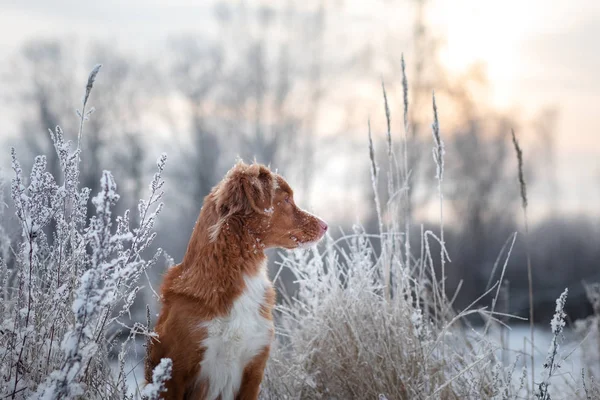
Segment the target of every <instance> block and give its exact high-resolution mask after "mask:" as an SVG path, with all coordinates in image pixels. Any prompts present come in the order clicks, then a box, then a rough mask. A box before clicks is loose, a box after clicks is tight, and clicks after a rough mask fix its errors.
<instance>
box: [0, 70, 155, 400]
mask: <svg viewBox="0 0 600 400" xmlns="http://www.w3.org/2000/svg"><path fill="white" fill-rule="evenodd" d="M99 70H100V66H97V67H95V68H94V69H93V71H92V72H91V74H90V75H89V78H88V81H87V84H86V90H85V94H84V96H83V102H82V107H81V110H80V111H78V112H77V114H78V116H79V127H80V128H79V132H78V135H77V146H76V147H75V149H72V143H71V142H70V141H67V140H66V138H65V135H64V133H63V131H62V129H61V128H60V127H56V129H55V130H54V131H50V135H51V137H52V141H53V143H54V149H55V151H56V154H57V156H58V159H59V161H60V167H61V176H56V177H55V176H52V175H51V174H50V173H49V172H47V171H46V158H45V157H44V156H38V157H36V158H35V161H34V163H33V167H32V171H31V174H30V175H29V177H26V176H25V174H24V172H23V169H22V167H21V164H20V162H19V160H18V157H17V155H16V152H15V150H14V149H12V150H11V156H12V168H13V171H14V177H13V179H12V185H11V194H12V202H13V205H14V208H15V213H16V217H17V219H18V221H19V223H20V227H21V236H20V238H19V239H18V240H17V241H16V242H15V243H12V246H11V247H12V250H13V253H14V256H13V258H11V257H10V255H11V252H8V251H6V250H7V248H6V246H7V245H8V243H9V242H8V241H4V242H3V245H2V250H3V251H2V252H1V256H2V259H1V260H0V282H1V283H2V291H1V292H0V320H1V323H0V398H2V399H25V398H29V399H57V400H58V399H81V398H85V399H113V398H120V399H123V398H132V397H133V394H130V393H129V390H128V382H127V380H128V375H129V371H127V370H126V361H127V360H128V359H129V358H130V357H131V354H132V353H133V352H135V340H134V339H135V337H136V335H144V334H146V333H147V331H148V327H147V326H143V325H141V324H139V323H135V324H133V325H128V324H131V319H130V309H131V306H132V304H133V302H134V300H135V298H136V296H137V295H138V293H139V292H140V290H141V286H140V285H141V278H142V277H143V276H144V274H145V272H146V271H147V269H148V268H151V267H152V266H154V265H155V264H156V262H157V260H158V259H159V255H160V254H161V251H160V249H159V250H158V251H156V252H155V253H154V254H151V257H150V258H149V259H147V258H146V256H145V255H144V254H145V251H146V250H147V249H148V248H149V247H150V245H151V244H152V241H153V239H154V237H155V233H154V224H155V221H156V218H157V216H158V214H159V213H160V211H161V209H162V203H161V202H160V200H161V198H162V195H163V192H162V187H163V184H164V181H163V180H162V177H161V174H162V171H163V169H164V166H165V162H166V156H164V155H163V156H162V157H161V158H160V159H159V161H158V164H157V166H158V172H157V173H156V174H155V176H154V179H153V180H152V182H151V184H150V195H149V198H148V199H147V200H141V201H140V203H139V206H138V212H139V221H140V222H139V225H138V226H135V227H132V226H130V224H129V216H130V213H129V211H126V212H125V213H124V214H123V215H120V216H114V215H113V207H114V205H115V204H116V202H117V201H118V200H119V195H118V194H117V192H116V183H115V180H114V178H113V176H112V175H111V173H110V172H108V171H104V173H103V174H102V176H101V177H98V178H99V179H100V181H101V189H100V192H99V193H97V194H94V195H93V197H92V199H91V202H92V205H93V207H94V208H95V215H94V216H93V217H92V218H91V219H90V220H89V221H87V218H86V216H87V215H88V213H87V208H88V200H89V198H90V196H91V195H92V193H90V190H89V189H88V188H81V187H80V182H79V176H80V172H79V171H80V170H79V167H80V161H81V158H82V157H84V156H85V154H82V150H81V148H82V146H81V141H82V140H84V139H85V134H84V125H85V122H86V120H87V119H88V118H89V117H90V116H91V114H92V112H93V108H91V109H87V106H88V101H89V99H90V95H91V92H92V88H93V85H94V81H95V79H96V76H97V74H98V72H99ZM123 333H124V334H125V336H126V337H127V339H126V340H125V341H123V340H122V339H120V336H121V335H122V334H123ZM115 355H116V356H115ZM115 363H116V364H117V365H118V368H117V370H116V371H115V370H114V368H113V367H112V365H113V364H115Z"/></svg>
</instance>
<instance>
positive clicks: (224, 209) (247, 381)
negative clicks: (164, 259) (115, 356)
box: [146, 162, 327, 400]
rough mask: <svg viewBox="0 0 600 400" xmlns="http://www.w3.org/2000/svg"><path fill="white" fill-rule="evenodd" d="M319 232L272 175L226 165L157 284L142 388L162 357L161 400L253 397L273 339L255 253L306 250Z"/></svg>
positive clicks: (270, 294) (268, 299)
mask: <svg viewBox="0 0 600 400" xmlns="http://www.w3.org/2000/svg"><path fill="white" fill-rule="evenodd" d="M325 231H327V224H326V223H325V222H323V221H321V220H320V219H319V218H317V217H315V216H314V215H311V214H309V213H307V212H305V211H303V210H301V209H299V208H298V207H297V206H296V204H294V198H293V191H292V189H291V188H290V186H289V185H288V184H287V182H286V181H285V180H284V179H283V178H282V177H281V176H279V175H277V174H275V173H272V172H271V171H270V170H269V169H268V168H267V167H265V166H264V165H259V164H252V165H246V164H244V163H242V162H240V163H238V164H237V165H235V166H234V167H233V168H232V169H231V170H230V171H229V172H228V173H227V175H226V176H225V178H224V179H223V180H222V181H221V182H220V183H219V184H218V185H217V186H215V187H214V188H213V190H212V191H211V192H210V194H209V195H208V196H206V198H205V199H204V206H203V207H202V210H201V211H200V216H199V217H198V221H197V223H196V227H195V228H194V232H193V233H192V237H191V238H190V242H189V244H188V248H187V252H186V254H185V256H184V258H183V262H182V263H181V264H179V265H176V266H174V267H172V268H171V269H170V270H169V271H168V272H167V274H166V276H165V277H164V281H163V284H162V287H161V295H162V296H161V297H162V303H163V304H162V310H161V313H160V316H159V318H158V323H157V325H156V332H157V334H158V337H157V339H156V340H152V341H151V343H150V344H149V348H148V357H147V360H146V381H151V380H152V370H153V368H154V367H155V366H156V365H157V364H158V363H159V362H160V360H161V358H170V359H171V360H172V361H173V373H172V377H171V379H170V380H169V381H168V382H167V385H166V386H167V392H166V393H163V398H164V399H194V400H195V399H206V400H216V399H219V398H220V399H221V400H230V399H234V398H235V399H256V398H257V397H258V391H259V386H260V383H261V381H262V378H263V372H264V368H265V365H266V363H267V358H268V357H269V350H270V344H271V341H272V339H273V335H274V327H273V317H272V314H271V311H272V309H273V306H274V304H275V291H274V290H273V286H272V284H271V282H270V281H269V279H268V277H267V270H266V264H267V258H266V257H265V254H264V249H266V248H270V247H283V248H286V249H293V248H297V247H301V246H309V245H311V244H313V243H316V242H317V241H319V240H320V239H321V238H322V237H323V235H324V234H325Z"/></svg>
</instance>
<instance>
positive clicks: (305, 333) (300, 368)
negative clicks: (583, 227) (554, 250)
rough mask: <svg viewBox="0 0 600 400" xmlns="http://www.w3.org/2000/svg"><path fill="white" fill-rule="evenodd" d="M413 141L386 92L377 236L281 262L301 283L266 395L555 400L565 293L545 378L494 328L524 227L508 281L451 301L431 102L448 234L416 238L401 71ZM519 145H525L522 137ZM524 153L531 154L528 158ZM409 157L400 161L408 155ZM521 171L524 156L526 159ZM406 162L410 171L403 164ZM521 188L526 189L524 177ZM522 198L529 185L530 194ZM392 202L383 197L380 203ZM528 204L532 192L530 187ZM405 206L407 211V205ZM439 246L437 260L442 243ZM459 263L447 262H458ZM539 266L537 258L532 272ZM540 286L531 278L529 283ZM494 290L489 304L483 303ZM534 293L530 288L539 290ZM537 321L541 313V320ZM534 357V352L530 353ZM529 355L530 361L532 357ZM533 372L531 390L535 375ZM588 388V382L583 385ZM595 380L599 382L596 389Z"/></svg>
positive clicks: (288, 308) (356, 237)
mask: <svg viewBox="0 0 600 400" xmlns="http://www.w3.org/2000/svg"><path fill="white" fill-rule="evenodd" d="M403 74H404V75H403V87H404V105H405V108H404V114H405V119H404V132H405V134H404V138H403V141H404V143H403V147H402V154H401V155H400V156H399V155H397V154H395V153H394V152H393V146H392V141H393V139H392V135H391V128H390V121H391V117H390V114H389V108H388V105H387V101H388V99H387V93H386V92H385V87H384V86H383V88H382V89H383V97H384V105H385V108H384V110H385V113H386V121H387V124H388V126H387V136H386V142H387V146H388V148H387V151H388V163H389V165H390V167H391V166H394V168H389V171H388V174H389V175H388V185H387V191H388V193H387V196H380V193H381V191H382V188H381V187H380V185H379V180H380V169H379V167H378V165H377V163H376V154H375V146H374V144H373V135H372V132H371V123H370V121H369V123H368V132H367V136H368V156H369V158H370V160H371V166H370V169H371V179H372V188H373V194H374V197H373V198H374V208H375V209H376V215H377V218H378V232H376V233H367V232H365V231H364V229H363V228H362V227H361V226H359V225H356V226H354V228H353V232H351V233H347V234H345V235H343V236H342V237H340V238H338V239H335V240H334V239H333V238H331V237H327V240H326V241H325V243H324V245H322V246H320V247H318V248H315V249H313V250H312V252H310V253H299V254H298V253H287V254H286V255H285V256H284V257H283V261H282V262H281V268H287V269H289V270H290V271H291V272H292V273H293V274H294V276H295V277H296V283H297V285H298V290H297V292H296V293H294V294H293V295H289V296H288V295H286V294H285V293H284V294H283V298H284V299H283V304H282V305H281V306H279V307H278V318H277V321H276V326H277V342H276V345H275V348H274V350H273V352H272V357H271V360H270V363H269V365H268V369H267V375H266V378H265V381H264V383H263V391H262V395H261V396H262V398H264V399H282V398H285V399H377V398H387V399H398V400H401V399H444V400H446V399H533V398H537V399H548V398H550V397H549V396H550V394H551V393H554V392H552V390H551V389H552V388H551V386H550V381H551V379H555V375H556V371H557V368H558V366H559V364H560V360H561V355H560V351H559V345H558V344H559V342H560V337H561V335H562V327H563V326H564V323H565V322H564V317H565V315H564V312H563V309H564V305H565V301H566V292H565V293H564V294H563V295H562V296H561V297H560V299H559V300H557V309H556V315H555V317H554V319H553V321H552V333H553V340H552V344H551V347H550V349H549V352H548V358H547V360H550V361H546V363H545V370H546V373H545V375H544V379H543V381H542V382H539V383H536V382H535V381H534V380H533V374H531V372H532V371H533V351H534V348H533V338H532V340H531V345H532V347H531V352H532V354H531V357H528V359H525V360H519V361H520V362H523V364H524V365H523V369H522V370H517V362H516V361H515V362H514V363H512V364H509V365H505V364H503V362H502V359H501V358H500V354H502V351H500V350H501V349H502V345H501V344H499V343H496V342H495V341H494V339H493V338H492V337H491V336H490V335H488V331H489V328H490V325H491V324H497V325H503V324H504V322H503V321H501V320H500V319H499V318H502V319H505V318H506V317H509V316H507V315H505V314H502V313H500V312H498V311H496V305H497V301H498V298H499V295H500V293H501V284H502V281H503V278H504V275H505V270H506V266H507V264H508V259H509V257H510V254H511V252H512V249H513V246H514V244H515V241H516V239H517V235H516V233H515V234H513V235H511V237H510V238H509V239H508V240H507V243H506V244H505V246H504V248H503V249H502V250H501V251H500V253H501V255H502V254H505V257H504V262H500V261H501V257H500V256H499V258H498V260H497V262H496V265H495V267H494V272H495V270H496V267H498V266H500V268H502V270H501V271H500V274H499V277H500V279H499V280H498V281H495V282H492V281H490V284H489V285H488V287H487V288H486V290H485V292H484V293H482V295H481V297H480V298H478V299H476V300H475V301H474V302H473V303H472V304H471V305H470V306H469V307H467V308H466V309H464V310H454V308H453V306H452V305H453V301H452V299H450V298H448V297H447V296H446V291H445V284H444V279H445V276H446V275H445V274H446V272H447V268H451V267H452V264H451V263H450V259H449V257H448V254H447V252H446V247H445V242H444V213H443V204H444V198H443V172H444V152H445V150H444V145H443V140H442V133H441V130H440V124H439V120H438V113H437V104H436V102H435V96H434V97H433V98H432V101H433V115H432V118H433V124H432V137H433V143H432V152H433V159H434V163H435V166H436V176H435V179H436V183H437V189H438V198H439V211H440V212H439V217H440V220H439V234H436V233H434V232H433V231H431V230H425V229H424V228H423V227H421V235H420V248H419V249H418V251H416V252H415V251H413V250H412V249H411V248H410V243H409V240H410V238H409V236H408V234H409V230H410V224H411V221H410V217H411V216H410V212H408V210H407V205H408V199H409V190H410V187H409V176H410V173H411V171H410V170H408V166H409V165H410V164H409V163H408V161H407V154H408V153H409V151H410V149H409V148H408V132H409V124H408V121H407V119H406V118H407V115H408V95H407V87H408V85H407V83H406V82H407V79H406V76H405V70H404V68H403ZM516 148H517V149H518V150H520V148H519V147H518V144H516ZM519 154H521V153H519ZM399 157H401V158H403V160H401V161H400V162H398V160H397V159H398V158H399ZM519 160H520V167H519V171H520V173H521V175H520V176H521V177H522V168H523V167H522V156H521V155H520V156H519ZM397 165H401V166H402V167H399V168H398V167H397ZM521 182H522V190H523V191H524V190H525V186H524V180H523V178H521ZM523 193H524V192H523ZM382 197H386V198H388V199H389V201H388V202H387V203H386V204H382V203H381V202H380V199H381V198H382ZM523 201H524V202H526V196H525V195H524V194H523ZM400 210H403V212H400ZM435 247H439V253H438V254H439V255H438V256H437V257H436V256H435V255H434V248H435ZM448 263H449V264H448ZM530 268H531V265H530V264H529V265H528V269H530ZM530 281H531V280H530ZM490 293H492V294H493V296H492V301H491V307H490V308H487V307H483V308H475V307H474V305H475V304H477V303H478V302H479V301H480V300H481V299H482V298H484V297H485V296H487V295H488V294H490ZM530 293H531V291H530ZM473 314H477V315H480V316H481V317H483V318H484V319H485V320H486V325H485V327H484V329H483V333H481V331H479V330H475V329H473V328H471V325H470V323H469V321H468V319H467V318H465V317H467V316H470V315H473ZM531 317H532V315H531ZM525 354H526V355H527V353H525ZM528 360H529V362H528ZM530 374H531V376H532V381H531V384H530V385H528V384H527V381H528V376H530ZM584 383H585V384H586V385H587V386H586V389H585V390H583V386H584ZM591 385H593V384H592V383H591V382H590V380H589V379H588V381H587V382H585V381H584V380H581V381H579V382H578V383H577V384H576V385H575V386H576V387H575V388H573V385H571V386H570V389H569V390H567V392H565V391H564V390H565V389H564V387H560V388H559V386H557V388H556V390H555V392H556V393H555V394H556V395H558V397H556V396H554V397H553V398H569V399H574V398H586V397H585V396H586V393H592V389H590V387H591ZM594 387H595V386H594Z"/></svg>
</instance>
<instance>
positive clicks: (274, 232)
mask: <svg viewBox="0 0 600 400" xmlns="http://www.w3.org/2000/svg"><path fill="white" fill-rule="evenodd" d="M213 200H214V202H215V207H216V211H217V215H218V220H217V223H216V224H215V225H214V226H213V227H212V228H211V232H210V233H211V238H212V239H213V240H214V239H215V238H216V237H217V236H218V234H219V232H220V231H221V230H222V229H223V227H224V226H225V227H226V226H227V224H228V221H229V220H231V219H235V220H236V221H239V222H240V225H241V226H243V227H244V228H245V229H248V230H249V231H250V232H251V233H252V235H254V237H255V238H256V239H258V242H259V243H258V244H259V245H261V247H266V248H269V247H283V248H286V249H294V248H297V247H305V246H310V245H312V244H314V243H316V242H318V241H319V240H320V239H321V238H322V237H323V235H324V234H325V232H326V231H327V224H326V223H325V222H323V221H322V220H321V219H319V218H317V217H316V216H314V215H312V214H310V213H308V212H306V211H304V210H302V209H300V208H299V207H298V206H296V203H295V202H294V192H293V191H292V189H291V188H290V186H289V185H288V183H287V182H286V181H285V179H283V177H281V176H280V175H278V174H276V173H273V172H271V171H270V170H269V168H267V167H266V166H264V165H261V164H256V163H254V164H250V165H247V164H244V163H242V162H239V163H237V164H236V165H235V166H234V167H233V168H232V169H231V170H230V171H229V172H228V173H227V175H226V176H225V178H224V179H223V180H222V181H221V182H220V183H219V184H218V185H217V186H216V187H215V189H214V191H213Z"/></svg>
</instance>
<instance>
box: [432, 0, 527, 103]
mask: <svg viewBox="0 0 600 400" xmlns="http://www.w3.org/2000/svg"><path fill="white" fill-rule="evenodd" d="M528 8H529V5H528V3H527V2H522V1H521V2H517V1H514V0H510V1H502V2H492V1H481V0H455V1H452V2H449V1H437V2H434V4H433V7H431V10H430V13H429V15H430V18H431V20H432V22H433V26H435V27H437V29H438V32H437V33H438V34H440V35H441V37H442V38H443V44H442V49H441V51H440V57H441V61H442V62H443V63H444V65H445V66H446V67H447V68H448V69H449V70H450V71H451V72H454V73H460V72H463V71H465V70H466V69H468V68H469V66H471V65H473V64H474V63H483V64H484V65H485V66H486V70H487V76H488V78H489V81H490V85H491V89H492V96H493V99H492V100H493V102H494V103H496V104H497V105H506V103H508V102H510V91H511V89H510V87H511V84H512V82H513V81H514V74H515V71H516V68H517V63H518V57H517V55H518V51H519V46H520V41H521V40H522V38H523V36H524V34H525V33H526V27H527V26H526V24H525V23H524V22H523V19H524V17H523V16H524V15H527V14H529V10H528Z"/></svg>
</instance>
